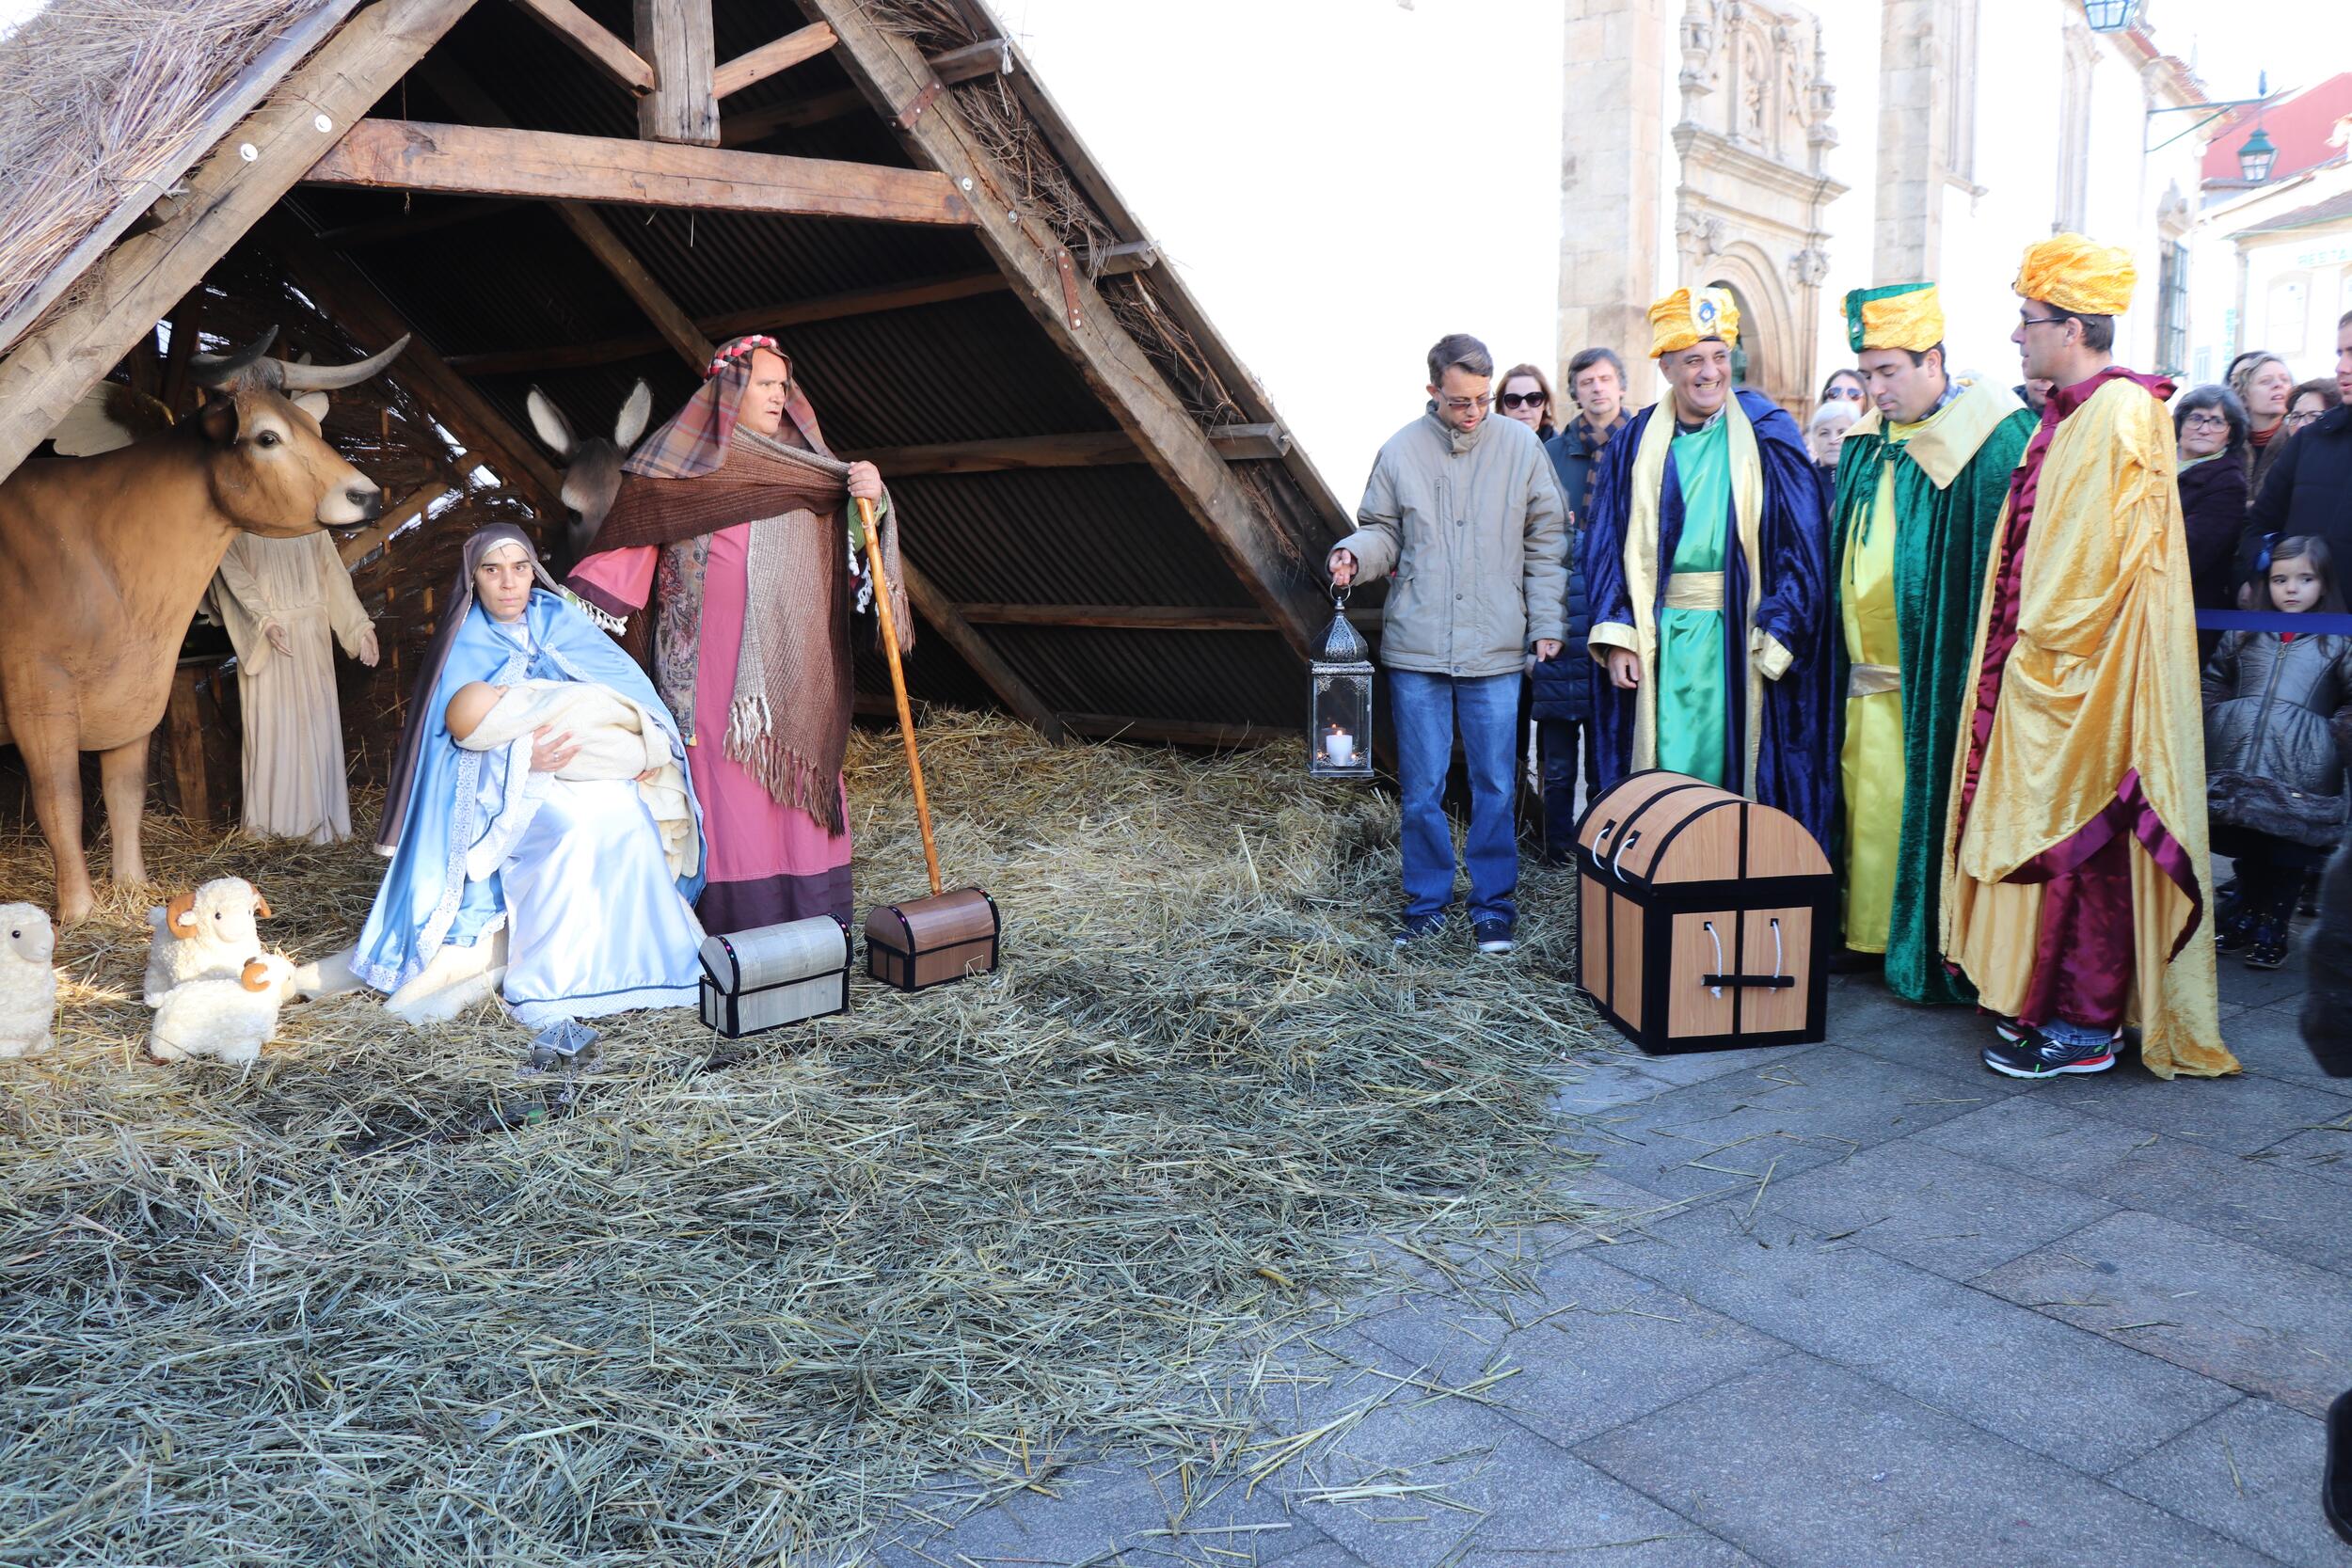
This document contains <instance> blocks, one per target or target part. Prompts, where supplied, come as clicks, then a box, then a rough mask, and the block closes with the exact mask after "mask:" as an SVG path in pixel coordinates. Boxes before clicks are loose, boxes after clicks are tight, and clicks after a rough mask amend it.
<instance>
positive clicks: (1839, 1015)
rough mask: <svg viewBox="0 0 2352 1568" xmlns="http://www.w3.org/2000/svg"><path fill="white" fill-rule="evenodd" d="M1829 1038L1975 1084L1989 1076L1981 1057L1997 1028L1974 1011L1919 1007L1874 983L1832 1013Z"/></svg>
mask: <svg viewBox="0 0 2352 1568" xmlns="http://www.w3.org/2000/svg"><path fill="white" fill-rule="evenodd" d="M1829 1037H1830V1041H1831V1043H1833V1044H1836V1045H1842V1046H1845V1047H1847V1048H1849V1049H1851V1050H1854V1051H1863V1052H1867V1053H1869V1054H1871V1055H1873V1056H1878V1057H1881V1058H1883V1059H1884V1060H1886V1061H1890V1062H1895V1063H1898V1064H1899V1065H1900V1066H1903V1067H1912V1068H1917V1069H1920V1070H1922V1071H1926V1072H1943V1073H1948V1074H1950V1075H1952V1076H1954V1077H1958V1078H1966V1079H1969V1080H1970V1081H1972V1082H1973V1081H1974V1080H1976V1079H1977V1078H1978V1077H1979V1075H1982V1074H1983V1073H1984V1070H1985V1069H1984V1064H1983V1063H1982V1062H1981V1061H1979V1059H1978V1057H1979V1053H1981V1052H1982V1051H1983V1050H1984V1046H1985V1042H1986V1041H1987V1040H1989V1039H1990V1038H1992V1025H1991V1023H1990V1022H1988V1021H1987V1020H1986V1019H1984V1018H1982V1017H1980V1016H1979V1014H1978V1013H1977V1012H1976V1010H1975V1009H1974V1008H1971V1007H1917V1006H1912V1005H1911V1004H1910V1003H1908V1002H1905V1001H1903V1000H1901V999H1900V998H1899V997H1897V996H1896V995H1894V994H1893V993H1892V992H1891V991H1888V990H1886V989H1885V988H1884V987H1883V986H1880V985H1878V984H1877V983H1875V982H1873V983H1871V984H1870V985H1868V986H1867V988H1857V989H1856V990H1853V991H1852V992H1851V993H1850V997H1849V1000H1848V1001H1847V1002H1846V1003H1845V1005H1844V1006H1842V1007H1841V1006H1832V1007H1831V1008H1830V1015H1829Z"/></svg>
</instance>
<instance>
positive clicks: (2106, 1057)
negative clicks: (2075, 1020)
mask: <svg viewBox="0 0 2352 1568" xmlns="http://www.w3.org/2000/svg"><path fill="white" fill-rule="evenodd" d="M2002 1034H2003V1036H2004V1037H2003V1038H2001V1039H1998V1040H1995V1041H1994V1043H1993V1044H1991V1045H1988V1046H1986V1047H1985V1048H1984V1065H1985V1066H1987V1067H1989V1068H1991V1069H1993V1070H1994V1071H1995V1072H1999V1073H2005V1074H2007V1075H2008V1076H2010V1077H2011V1078H2056V1077H2058V1075H2059V1074H2061V1073H2069V1072H2077V1073H2080V1072H2105V1071H2106V1070H2107V1069H2109V1068H2111V1067H2113V1066H2114V1065H2115V1043H2116V1042H2115V1041H2114V1039H2112V1038H2109V1039H2104V1040H2093V1041H2092V1042H2091V1043H2090V1044H2089V1045H2064V1044H2061V1043H2059V1042H2058V1041H2057V1040H2054V1039H2052V1038H2050V1037H2048V1036H2047V1035H2044V1034H2043V1033H2042V1031H2041V1030H2039V1029H2028V1030H2026V1031H2025V1032H2024V1035H2023V1037H2020V1038H2017V1039H2010V1038H2008V1037H2007V1035H2008V1034H2009V1030H2008V1029H2004V1030H2003V1031H2002Z"/></svg>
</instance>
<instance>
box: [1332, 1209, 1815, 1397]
mask: <svg viewBox="0 0 2352 1568" xmlns="http://www.w3.org/2000/svg"><path fill="white" fill-rule="evenodd" d="M1537 1284H1538V1288H1539V1290H1540V1291H1541V1294H1540V1295H1539V1296H1538V1297H1536V1298H1535V1299H1534V1300H1531V1301H1519V1302H1506V1303H1502V1304H1499V1305H1500V1308H1501V1309H1500V1310H1484V1309H1481V1308H1479V1307H1464V1306H1462V1305H1461V1304H1457V1303H1448V1302H1438V1301H1428V1302H1421V1303H1416V1304H1414V1305H1412V1306H1411V1307H1406V1308H1405V1309H1402V1310H1398V1311H1393V1312H1389V1313H1385V1314H1383V1315H1382V1316H1381V1317H1380V1318H1378V1319H1377V1320H1375V1321H1371V1322H1367V1323H1363V1324H1361V1325H1359V1326H1360V1328H1361V1331H1362V1332H1363V1333H1364V1334H1365V1335H1366V1336H1368V1337H1369V1338H1373V1339H1375V1340H1377V1341H1378V1342H1379V1343H1380V1344H1382V1345H1384V1346H1386V1347H1387V1348H1388V1349H1390V1350H1391V1351H1393V1352H1395V1353H1396V1354H1398V1355H1400V1356H1402V1357H1404V1358H1405V1359H1406V1361H1409V1362H1412V1363H1414V1364H1415V1365H1417V1366H1422V1367H1427V1368H1429V1369H1430V1370H1431V1371H1432V1372H1433V1373H1434V1375H1435V1377H1436V1380H1437V1381H1438V1382H1439V1383H1441V1384H1444V1385H1445V1386H1449V1387H1460V1386H1465V1385H1467V1384H1469V1383H1470V1382H1471V1381H1472V1380H1474V1379H1478V1378H1482V1377H1486V1376H1489V1375H1492V1374H1496V1373H1507V1374H1508V1375H1505V1376H1502V1378H1501V1379H1500V1381H1498V1382H1496V1383H1494V1384H1493V1385H1492V1386H1490V1387H1489V1388H1488V1389H1487V1390H1486V1398H1487V1399H1489V1400H1491V1401H1492V1402H1493V1403H1494V1406H1495V1408H1497V1409H1499V1410H1502V1412H1504V1413H1505V1414H1507V1415H1508V1416H1510V1417H1511V1418H1512V1419H1514V1420H1516V1421H1518V1423H1519V1424H1521V1425H1522V1426H1525V1427H1527V1428H1529V1429H1530V1430H1532V1431H1534V1432H1535V1433H1538V1434H1540V1435H1541V1436H1544V1437H1547V1438H1549V1439H1550V1440H1551V1441H1553V1442H1555V1443H1574V1442H1579V1441H1581V1440H1582V1439H1583V1438H1586V1437H1590V1436H1591V1435H1593V1434H1594V1433H1597V1432H1605V1431H1607V1430H1608V1429H1609V1428H1610V1427H1613V1426H1615V1425H1616V1424H1617V1423H1619V1422H1620V1421H1626V1420H1630V1419H1632V1418H1634V1417H1636V1416H1640V1415H1645V1414H1646V1413H1648V1412H1649V1411H1652V1410H1656V1409H1658V1408H1659V1407H1660V1406H1661V1405H1665V1404H1671V1403H1672V1402H1675V1401H1676V1400H1678V1399H1683V1398H1686V1397H1687V1396H1689V1395H1691V1394H1694V1393H1696V1392H1698V1391H1699V1390H1700V1389H1702V1388H1706V1387H1708V1386H1711V1385H1713V1384H1717V1383H1721V1382H1722V1381H1723V1380H1724V1379H1725V1378H1727V1377H1731V1376H1734V1375H1736V1374H1738V1373H1740V1372H1743V1371H1745V1370H1748V1369H1750V1368H1752V1367H1755V1366H1756V1365H1757V1364H1759V1363H1761V1362H1764V1361H1767V1360H1770V1359H1772V1357H1774V1356H1777V1355H1783V1354H1787V1353H1788V1352H1787V1347H1786V1346H1784V1345H1782V1344H1780V1343H1778V1342H1777V1341H1775V1340H1772V1339H1770V1338H1766V1337H1765V1336H1763V1335H1761V1334H1757V1333H1756V1332H1755V1331H1753V1330H1752V1329H1748V1328H1745V1327H1743V1326H1741V1325H1740V1324H1739V1323H1734V1322H1732V1321H1731V1320H1730V1319H1728V1318H1725V1317H1724V1316H1722V1315H1721V1314H1719V1313H1716V1312H1711V1311H1708V1309H1707V1308H1706V1307H1699V1306H1696V1305H1694V1304H1692V1303H1691V1302H1689V1301H1685V1300H1683V1299H1682V1298H1681V1297H1680V1296H1678V1295H1676V1294H1674V1293H1673V1292H1671V1291H1665V1290H1661V1288H1660V1287H1659V1286H1658V1285H1657V1284H1656V1283H1655V1282H1653V1281H1651V1280H1648V1279H1644V1278H1641V1277H1639V1276H1638V1275H1629V1274H1627V1273H1625V1272H1624V1271H1623V1270H1621V1269H1615V1268H1612V1267H1610V1266H1609V1265H1608V1264H1607V1263H1606V1262H1605V1261H1603V1260H1601V1259H1600V1257H1599V1256H1598V1255H1597V1254H1596V1253H1593V1252H1581V1253H1578V1254H1576V1255H1575V1256H1573V1257H1568V1258H1562V1259H1555V1260H1553V1261H1551V1262H1549V1263H1547V1264H1546V1265H1544V1267H1543V1269H1542V1270H1541V1272H1540V1273H1539V1275H1538V1276H1537Z"/></svg>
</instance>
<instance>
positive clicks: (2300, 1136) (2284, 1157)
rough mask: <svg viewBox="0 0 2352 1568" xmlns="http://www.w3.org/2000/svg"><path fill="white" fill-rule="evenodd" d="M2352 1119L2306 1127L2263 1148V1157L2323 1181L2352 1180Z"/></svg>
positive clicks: (2282, 1166) (2298, 1173)
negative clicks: (2351, 1123) (2348, 1123)
mask: <svg viewBox="0 0 2352 1568" xmlns="http://www.w3.org/2000/svg"><path fill="white" fill-rule="evenodd" d="M2347 1122H2352V1118H2347V1117H2337V1118H2336V1119H2335V1122H2334V1123H2332V1124H2330V1123H2321V1124H2317V1125H2314V1126H2312V1127H2308V1128H2305V1129H2304V1130H2303V1131H2302V1132H2297V1133H2296V1134H2295V1135H2294V1136H2292V1137H2288V1138H2281V1139H2280V1140H2279V1142H2277V1143H2275V1144H2273V1145H2271V1147H2270V1148H2265V1149H2264V1150H2263V1158H2264V1159H2265V1161H2268V1162H2269V1163H2271V1164H2276V1165H2277V1166H2278V1167H2279V1168H2280V1169H2281V1170H2286V1171H2292V1172H2294V1173H2295V1174H2296V1175H2298V1176H2311V1177H2316V1178H2318V1179H2320V1180H2325V1181H2331V1182H2339V1183H2341V1182H2346V1181H2352V1125H2347V1124H2346V1123H2347Z"/></svg>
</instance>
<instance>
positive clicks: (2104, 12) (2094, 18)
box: [2083, 0, 2139, 33]
mask: <svg viewBox="0 0 2352 1568" xmlns="http://www.w3.org/2000/svg"><path fill="white" fill-rule="evenodd" d="M2138 16H2139V0H2083V20H2084V21H2086V22H2088V23H2090V30H2091V31H2092V32H2094V33H2120V32H2122V31H2123V30H2124V29H2125V28H2127V27H2129V26H2131V24H2133V22H2134V21H2136V20H2137V18H2138Z"/></svg>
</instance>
